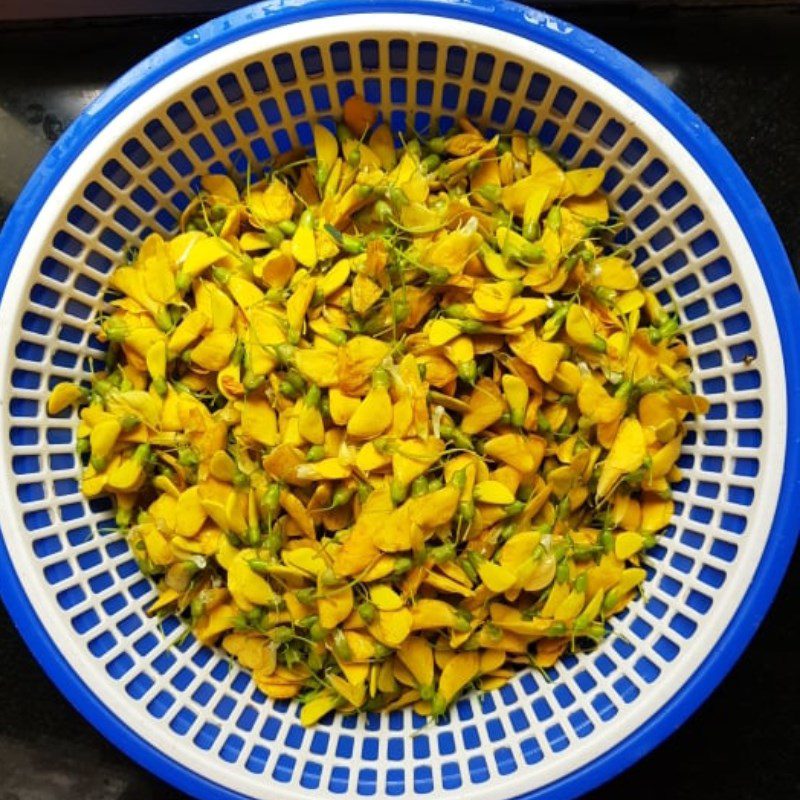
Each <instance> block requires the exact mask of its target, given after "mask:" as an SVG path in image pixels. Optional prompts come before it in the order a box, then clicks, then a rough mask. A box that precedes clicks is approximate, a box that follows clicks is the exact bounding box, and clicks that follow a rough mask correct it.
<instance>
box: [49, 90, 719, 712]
mask: <svg viewBox="0 0 800 800" xmlns="http://www.w3.org/2000/svg"><path fill="white" fill-rule="evenodd" d="M603 178H604V173H603V170H601V169H600V168H587V169H572V170H569V169H565V168H564V167H563V166H562V165H561V164H560V163H559V162H558V161H557V160H556V159H555V158H554V157H553V156H550V155H548V154H547V153H546V152H545V151H544V150H543V149H542V148H541V147H540V146H539V144H538V143H537V142H536V140H535V139H534V138H533V137H530V136H526V135H523V134H519V133H514V134H511V135H509V136H493V137H492V138H486V137H485V136H484V135H483V134H482V133H481V131H480V130H478V129H477V128H476V127H475V126H474V125H472V124H471V123H470V122H468V121H466V120H462V121H461V122H460V125H459V128H458V129H457V130H454V131H451V132H450V133H448V134H447V135H445V136H438V137H435V138H432V139H428V140H423V139H412V140H410V141H400V142H398V141H396V139H395V137H394V136H393V135H392V133H391V132H390V130H389V129H388V127H386V126H385V125H381V124H376V112H375V110H374V109H372V108H371V107H369V106H368V105H366V104H365V103H364V102H363V100H362V99H361V98H359V97H353V98H351V99H350V100H349V101H348V102H347V103H346V105H345V108H344V123H343V124H341V125H340V126H339V127H338V128H337V129H336V131H335V132H334V131H333V130H329V129H328V128H326V127H323V126H321V125H318V126H316V127H315V128H314V151H313V155H312V156H310V157H309V156H308V155H307V154H304V153H292V154H288V155H287V156H285V157H283V158H282V159H281V160H280V161H278V162H276V163H275V164H274V165H273V166H272V167H271V168H270V170H269V171H267V173H266V175H265V177H263V179H261V180H258V181H257V182H254V181H253V180H251V179H248V181H247V183H246V185H245V186H244V187H243V188H241V189H240V188H239V187H237V186H236V185H235V184H234V182H233V181H232V180H230V179H229V178H227V177H225V176H221V175H209V176H206V177H205V178H204V179H203V180H202V188H201V191H200V192H199V193H198V196H197V197H196V198H195V200H194V201H193V202H192V203H191V205H190V206H189V207H188V208H187V209H186V211H185V213H184V214H183V218H182V220H181V232H180V233H178V234H177V235H176V236H175V237H174V238H172V239H169V240H165V239H164V238H162V237H161V236H159V235H157V234H152V235H150V236H149V237H148V238H147V239H146V240H145V241H144V242H143V244H142V246H141V248H140V249H139V250H138V252H135V253H133V254H132V256H131V259H130V262H129V263H126V264H124V265H121V266H119V267H117V269H116V270H115V271H114V273H113V275H112V277H111V287H112V289H114V290H115V291H116V292H117V293H118V299H115V300H113V302H111V311H110V313H109V314H108V315H106V316H105V317H104V318H102V320H101V321H100V330H101V337H102V338H104V339H105V340H107V341H108V343H109V353H108V365H107V370H106V371H105V372H103V373H100V374H97V375H96V376H95V377H94V379H93V380H92V382H91V387H89V388H82V387H79V386H76V385H73V384H68V383H62V384H59V385H58V386H56V387H55V389H54V391H53V392H52V395H51V397H50V400H49V410H50V412H51V413H58V412H60V411H63V410H64V409H65V408H67V406H69V405H71V404H74V403H78V404H80V405H81V406H82V408H81V411H80V420H81V421H80V427H79V431H78V436H79V439H78V444H79V450H80V451H81V453H83V454H84V457H85V459H86V467H85V470H84V473H83V482H82V490H83V492H84V494H85V495H86V496H87V497H94V496H96V495H99V494H101V493H110V494H112V495H113V496H114V497H115V498H116V507H117V524H118V525H119V527H120V528H121V529H122V530H123V531H124V533H125V535H126V536H127V538H128V540H129V542H130V544H131V546H132V548H133V552H134V553H135V554H136V557H137V559H138V562H139V564H140V565H141V568H142V570H143V571H144V572H146V573H147V574H149V575H152V576H155V577H157V579H158V592H159V597H158V600H157V601H156V602H155V604H154V605H153V606H152V609H151V610H152V612H158V613H168V612H173V611H177V612H178V613H180V614H183V615H184V616H185V617H186V618H187V620H188V622H189V624H190V626H191V629H192V631H193V633H194V635H195V636H196V637H197V638H198V639H200V640H201V641H203V642H206V643H209V644H211V643H215V642H217V641H220V642H221V644H222V647H223V648H224V649H225V650H226V651H227V652H228V653H230V654H231V655H233V656H234V657H235V658H236V659H238V661H239V663H240V664H242V666H244V667H246V668H247V669H249V670H251V671H252V674H253V677H254V679H255V682H256V684H257V685H258V687H259V688H260V689H261V690H262V691H263V692H264V693H265V694H267V695H268V696H270V697H273V698H292V697H296V696H299V698H300V699H301V701H302V702H303V706H302V712H301V719H302V721H303V722H304V723H305V724H312V723H314V722H315V721H316V720H318V719H319V718H320V717H322V716H323V715H325V714H326V713H327V712H328V711H330V710H332V709H340V710H342V711H345V712H353V711H360V710H378V709H396V708H400V707H402V706H406V705H410V704H413V705H414V707H415V708H416V710H417V711H418V712H419V713H421V714H424V715H430V716H438V715H441V714H442V713H443V712H444V711H445V709H446V708H447V707H448V705H449V704H450V703H452V702H453V701H454V700H455V699H456V698H457V697H458V696H459V695H460V694H461V693H463V692H464V691H466V690H467V689H469V688H470V687H473V686H476V687H479V688H480V689H483V690H488V689H491V688H494V687H497V686H500V685H501V684H503V683H504V682H505V681H507V680H508V679H509V678H510V677H511V676H512V675H513V674H514V672H515V670H517V669H519V668H520V667H521V666H528V665H535V666H537V667H539V668H547V667H549V666H551V665H553V664H554V663H555V662H556V660H557V659H558V658H559V656H560V655H561V654H562V653H563V652H564V651H565V650H567V649H568V648H576V647H583V646H586V645H587V644H588V645H591V644H592V643H596V642H598V641H600V640H601V639H602V638H603V636H604V634H605V631H606V624H605V620H606V619H607V618H608V617H609V616H610V615H612V614H614V613H616V612H618V611H619V610H620V609H622V608H623V607H624V606H625V605H626V604H627V603H628V602H629V601H630V600H631V599H632V598H633V597H634V596H635V594H636V592H637V587H639V585H640V584H641V583H642V582H643V581H644V579H645V577H646V572H645V570H644V568H643V567H642V563H641V558H642V554H643V553H644V551H645V550H646V549H647V548H648V547H650V546H652V545H653V544H654V543H655V541H656V536H657V534H658V533H659V531H661V530H662V529H663V528H664V526H665V525H667V523H668V521H669V519H670V517H671V515H672V512H673V502H672V499H671V492H670V484H671V482H673V481H676V480H678V478H679V471H678V469H677V468H676V466H675V461H676V459H677V457H678V455H679V452H680V448H681V440H682V436H683V434H684V426H683V421H684V419H685V417H686V416H687V414H690V413H702V412H703V411H705V410H706V409H707V403H706V402H705V400H704V399H703V398H701V397H698V396H696V395H694V394H693V392H692V388H691V384H690V382H689V373H690V370H689V364H688V361H687V358H686V357H687V350H686V346H685V344H684V342H683V341H682V339H681V338H680V337H679V336H678V323H677V319H676V317H675V316H674V315H670V314H668V313H666V312H665V311H664V310H663V309H662V307H661V305H660V304H659V302H658V300H657V299H656V297H655V296H654V295H653V294H652V293H650V292H649V291H647V290H646V289H644V288H643V287H642V286H641V285H640V282H639V278H638V275H637V273H636V271H635V270H634V268H633V267H632V265H631V262H630V254H629V252H628V251H627V250H625V249H624V248H619V247H618V246H615V245H614V244H613V234H614V231H615V226H614V223H613V221H612V220H611V219H610V215H609V208H608V204H607V201H606V198H605V197H604V195H603V193H602V191H601V188H600V187H601V184H602V181H603Z"/></svg>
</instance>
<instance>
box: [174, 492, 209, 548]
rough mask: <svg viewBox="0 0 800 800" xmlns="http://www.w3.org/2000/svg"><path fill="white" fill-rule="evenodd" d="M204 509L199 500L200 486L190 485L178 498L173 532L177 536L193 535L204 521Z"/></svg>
mask: <svg viewBox="0 0 800 800" xmlns="http://www.w3.org/2000/svg"><path fill="white" fill-rule="evenodd" d="M206 517H207V515H206V511H205V509H204V508H203V504H202V503H201V502H200V488H199V487H198V486H190V487H189V488H188V489H186V490H185V491H183V492H181V495H180V497H179V498H178V507H177V512H176V521H175V533H177V534H178V536H195V535H196V534H197V533H198V532H199V531H200V529H201V528H202V527H203V525H204V523H205V521H206Z"/></svg>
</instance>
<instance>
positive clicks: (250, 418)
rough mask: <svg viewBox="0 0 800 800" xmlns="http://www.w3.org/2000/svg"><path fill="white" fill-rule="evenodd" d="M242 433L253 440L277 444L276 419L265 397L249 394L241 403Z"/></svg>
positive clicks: (271, 445)
mask: <svg viewBox="0 0 800 800" xmlns="http://www.w3.org/2000/svg"><path fill="white" fill-rule="evenodd" d="M242 433H243V434H244V435H245V436H247V437H248V438H249V439H251V440H252V441H254V442H259V443H260V444H264V445H267V446H269V447H274V446H275V445H276V444H278V441H279V437H278V420H277V417H276V416H275V411H274V409H273V408H272V406H271V405H270V404H269V401H268V400H267V398H266V397H257V396H253V395H251V396H249V397H247V398H245V400H244V401H243V403H242Z"/></svg>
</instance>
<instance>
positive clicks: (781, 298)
mask: <svg viewBox="0 0 800 800" xmlns="http://www.w3.org/2000/svg"><path fill="white" fill-rule="evenodd" d="M379 12H388V13H416V14H423V15H436V16H441V17H449V18H453V19H458V20H462V21H466V22H473V23H478V24H480V25H486V26H489V27H494V28H497V29H500V30H503V31H506V32H509V33H512V34H516V35H518V36H521V37H523V38H527V39H530V40H533V41H535V42H538V43H539V44H541V45H544V46H545V47H548V48H550V49H552V50H555V51H557V52H559V53H562V54H563V55H565V56H567V57H569V58H571V59H573V60H575V61H577V62H579V63H581V64H583V65H584V66H586V67H588V68H589V69H591V70H593V71H594V72H596V73H597V74H598V75H600V76H601V77H603V78H605V79H607V80H609V81H611V82H612V83H613V84H615V85H616V86H617V87H618V88H619V89H621V90H622V91H623V92H625V93H626V94H627V95H629V96H630V97H631V98H633V99H634V100H635V101H636V102H637V103H639V104H640V105H641V106H643V107H644V108H645V109H647V110H648V111H649V112H650V113H652V114H653V115H654V116H655V117H656V118H657V119H658V120H659V121H660V122H661V123H662V124H663V125H664V126H665V127H666V128H667V129H668V130H669V131H670V132H671V133H672V134H673V135H674V136H675V137H676V138H677V139H678V141H679V142H680V143H681V144H682V145H683V146H684V147H685V148H686V149H687V150H688V151H689V152H690V153H691V154H692V156H693V157H694V158H695V159H696V160H697V161H698V163H699V164H700V165H701V167H702V168H703V170H704V171H705V172H706V174H707V175H708V176H709V178H710V179H711V180H712V181H713V182H714V184H715V186H716V187H717V189H718V190H719V191H720V193H721V194H722V196H723V198H724V199H725V202H726V203H727V204H728V206H729V208H730V209H731V210H732V212H733V213H734V215H735V217H736V218H737V221H738V223H739V225H740V226H741V229H742V231H743V232H744V234H745V236H746V238H747V241H748V243H749V245H750V247H751V249H752V251H753V253H754V255H755V258H756V261H757V263H758V264H759V267H760V270H761V273H762V276H763V278H764V281H765V284H766V286H767V290H768V293H769V297H770V301H771V303H772V305H773V310H774V313H775V317H776V321H777V326H778V331H779V335H780V340H781V345H782V347H783V351H784V365H785V377H786V389H787V406H788V419H787V436H786V460H785V467H784V475H783V479H782V483H781V491H780V496H779V497H780V499H779V502H778V506H777V508H776V512H775V518H774V520H773V524H772V530H771V531H770V535H769V538H768V540H767V544H766V547H765V549H764V552H763V554H762V557H761V560H760V562H759V564H758V568H757V570H756V573H755V575H754V577H753V580H752V583H751V585H750V587H749V589H748V591H747V592H746V594H745V595H744V597H743V598H742V601H741V604H740V606H739V609H738V613H737V614H736V615H735V617H734V619H732V620H731V622H730V623H729V625H728V627H727V628H726V630H725V631H724V633H723V634H722V636H721V637H720V639H719V641H718V642H717V645H716V647H715V648H714V650H713V651H712V652H711V653H710V654H709V655H708V656H707V657H706V658H705V660H704V661H703V662H702V664H701V665H700V666H699V667H698V668H697V669H696V670H695V672H694V673H693V674H692V675H691V676H690V678H689V679H688V680H687V681H686V683H685V684H684V685H683V686H682V687H681V689H680V690H679V691H678V692H677V693H676V694H675V695H674V696H673V697H672V698H671V699H670V700H669V701H668V702H667V703H666V704H665V705H664V706H663V707H662V708H661V709H660V710H659V711H658V712H657V713H655V714H654V715H652V716H651V717H650V718H649V719H647V720H646V721H644V722H643V723H642V724H641V726H640V727H639V728H637V729H636V730H635V731H634V732H633V733H631V734H629V735H628V736H627V737H626V738H625V739H624V740H623V741H622V742H620V743H618V744H617V745H616V746H615V747H613V748H611V749H610V750H608V751H607V752H606V753H603V754H602V755H600V756H598V757H597V758H595V759H594V760H593V761H592V762H590V763H589V764H586V765H585V766H583V767H581V768H579V769H577V770H575V771H574V772H572V773H570V774H569V775H567V776H564V777H563V778H560V779H557V780H556V781H554V782H552V783H550V784H549V785H547V786H544V787H541V788H538V789H535V790H532V791H530V792H526V793H524V794H522V795H519V798H518V800H568V798H572V797H577V796H579V795H581V794H583V793H585V792H588V791H589V790H591V789H593V788H595V787H597V786H598V785H600V784H601V783H604V782H605V781H607V780H609V779H610V778H612V777H614V776H615V775H617V774H618V773H619V772H621V771H622V770H623V769H625V768H626V767H628V766H630V765H631V764H633V763H634V762H636V761H637V760H639V759H640V758H642V757H643V756H644V755H645V754H647V753H648V752H650V751H651V750H652V749H653V748H654V747H655V746H656V745H657V744H659V743H660V742H662V741H663V740H664V739H666V738H667V737H668V736H669V735H671V734H672V733H673V732H674V731H675V730H676V729H677V728H678V727H679V726H680V725H681V724H682V723H683V722H684V721H685V720H686V719H687V718H688V717H689V716H690V715H691V714H692V713H693V712H694V711H695V710H696V709H697V708H698V707H699V706H700V704H701V703H702V702H703V701H704V700H705V699H706V698H707V697H708V696H709V694H710V693H711V692H712V691H713V690H714V689H715V688H716V686H717V685H718V684H719V683H720V681H721V680H722V679H723V678H724V677H725V675H726V674H727V673H728V672H729V670H730V669H731V668H732V666H733V665H734V664H735V662H736V661H737V659H738V658H739V656H740V655H741V653H742V651H743V650H744V648H745V647H746V646H747V644H748V642H749V641H750V640H751V638H752V637H753V635H754V634H755V632H756V630H757V628H758V626H759V625H760V623H761V621H762V620H763V618H764V616H765V614H766V612H767V609H768V608H769V605H770V604H771V602H772V600H773V599H774V596H775V594H776V592H777V590H778V587H779V585H780V582H781V579H782V577H783V575H784V573H785V571H786V569H787V567H788V564H789V561H790V559H791V556H792V553H793V551H794V547H795V544H796V541H797V537H798V532H799V531H798V524H797V522H796V519H797V517H798V513H799V512H800V329H798V327H797V325H796V319H797V316H798V315H800V289H798V285H797V281H796V280H794V275H793V271H792V267H791V264H790V263H789V259H788V256H787V254H786V251H785V250H784V247H783V245H782V243H781V240H780V238H779V236H778V234H777V231H776V230H775V227H774V225H773V223H772V220H771V219H770V218H769V215H768V214H767V211H766V209H765V208H764V206H763V204H762V202H761V200H760V199H759V198H758V196H757V194H756V192H755V191H754V189H753V187H752V186H751V185H750V183H749V181H748V180H747V178H746V177H745V175H744V173H743V172H742V171H741V169H740V167H739V166H738V164H737V163H736V162H735V161H734V159H733V157H732V156H731V155H730V154H729V153H728V151H727V150H726V148H725V147H724V145H723V144H722V143H721V142H720V141H719V139H718V138H717V137H716V135H715V134H714V133H713V132H712V131H711V129H710V128H709V127H708V126H707V125H706V124H705V123H704V122H703V121H702V120H701V119H700V118H699V117H698V116H697V115H696V114H695V113H694V112H693V111H691V110H690V109H689V108H688V106H686V105H685V104H684V102H683V101H682V100H680V99H679V98H678V97H677V96H676V95H675V94H673V93H672V91H671V90H670V89H668V88H667V87H666V86H665V85H664V84H662V83H661V82H660V81H658V80H657V79H656V78H655V77H654V76H653V75H651V74H650V73H649V72H647V71H646V70H645V69H644V68H643V67H641V66H640V65H638V64H637V63H636V62H634V61H632V60H631V59H629V58H628V57H627V56H625V55H623V54H622V53H620V52H619V51H618V50H616V49H615V48H613V47H611V46H610V45H607V44H605V43H604V42H602V41H601V40H599V39H597V38H596V37H594V36H593V35H591V34H588V33H586V32H585V31H582V30H581V29H580V28H577V27H576V26H574V25H572V24H571V23H566V22H564V21H562V20H560V19H558V18H556V17H553V16H551V15H549V14H546V13H543V12H540V11H536V10H535V9H531V8H527V7H525V6H521V5H518V4H517V3H514V2H510V1H509V0H497V1H496V2H492V0H460V1H459V2H454V1H453V0H404V2H399V0H349V2H348V3H347V4H346V5H345V4H343V3H341V2H339V0H294V2H293V3H292V5H291V6H285V5H284V4H283V0H270V1H269V2H262V3H258V4H256V5H251V6H247V7H245V8H242V9H238V10H236V11H232V12H230V13H228V14H225V15H223V16H220V17H217V18H216V19H213V20H211V21H210V22H207V23H205V24H203V25H201V26H200V27H198V28H196V29H194V30H192V31H189V32H187V33H186V34H184V35H183V36H181V37H179V38H178V39H175V40H174V41H173V42H171V43H169V44H167V45H165V46H164V47H162V48H160V49H159V50H157V51H156V52H155V53H153V54H152V55H151V56H149V57H148V58H146V59H144V60H143V61H141V62H140V63H139V64H138V65H137V66H135V67H134V68H132V69H131V70H130V71H128V72H127V73H126V74H124V75H123V76H122V77H121V78H119V79H118V80H117V81H115V82H114V83H113V84H112V85H111V86H109V87H108V88H107V89H106V90H105V92H103V93H102V94H101V95H100V96H99V97H98V98H97V99H96V100H95V101H94V102H93V103H92V104H91V105H90V106H89V107H87V109H85V110H84V111H83V112H82V113H81V115H80V116H79V117H78V118H77V119H76V120H75V122H74V123H73V124H72V125H71V126H70V127H69V128H68V129H67V131H66V132H65V133H64V134H63V135H62V136H61V138H60V139H59V140H58V142H56V144H55V145H54V146H53V147H52V149H51V150H50V151H49V152H48V153H47V155H46V156H45V158H44V159H43V160H42V162H41V164H40V165H39V167H38V168H37V170H36V171H35V173H34V174H33V175H32V177H31V178H30V180H29V181H28V183H27V185H26V186H25V188H24V189H23V191H22V192H21V194H20V196H19V198H18V199H17V201H16V203H15V205H14V207H13V209H12V211H11V214H10V215H9V217H8V219H7V221H6V223H5V226H4V228H3V230H2V232H0V297H2V294H3V292H4V291H5V287H6V284H7V281H8V277H9V274H10V271H11V267H12V265H13V263H14V261H15V259H16V257H17V255H18V253H19V250H20V247H21V246H22V243H23V241H24V239H25V236H26V234H27V232H28V230H29V228H30V225H31V223H32V222H33V220H34V218H35V216H36V214H37V213H38V210H39V208H40V207H41V205H42V204H43V202H44V201H45V199H46V198H47V197H48V195H49V194H50V192H51V190H52V189H53V188H54V186H55V185H56V184H57V183H58V180H59V179H60V177H61V175H62V174H63V173H64V171H65V170H66V168H67V167H68V166H69V165H71V164H72V162H73V161H74V160H75V158H77V156H78V155H79V154H80V153H81V152H82V150H83V149H84V147H85V146H86V145H87V144H88V143H89V142H90V141H91V140H92V139H93V138H94V137H95V136H96V135H97V133H98V132H99V131H100V130H101V129H102V128H103V127H104V126H105V125H106V124H107V123H108V122H109V121H110V120H111V119H112V118H113V117H114V116H115V115H116V114H117V112H118V111H120V110H121V109H123V108H124V107H125V106H127V105H129V104H130V103H131V102H132V101H133V100H134V99H135V98H137V97H139V96H140V95H141V94H143V93H144V92H145V91H146V90H147V89H149V88H150V87H151V86H152V85H154V84H155V83H157V82H158V81H160V80H162V79H163V78H164V77H165V76H167V75H169V74H170V73H172V72H175V71H176V70H177V69H179V68H180V67H182V66H184V65H186V64H187V63H189V62H191V61H192V60H193V59H195V58H196V57H198V56H201V55H204V54H206V53H208V52H210V51H213V50H216V49H218V48H220V47H222V46H224V45H226V44H229V43H231V42H233V41H236V40H238V39H241V38H244V37H246V36H249V35H251V34H254V33H258V32H260V31H264V30H269V29H272V28H276V27H279V26H281V25H287V24H290V23H293V22H300V21H305V20H308V19H319V18H320V17H325V16H340V15H344V14H353V13H357V14H366V13H373V14H374V13H379ZM0 534H2V531H0ZM0 597H2V599H3V602H4V604H5V606H6V608H7V609H8V611H9V614H10V615H11V618H12V619H13V621H14V623H15V625H16V627H17V629H18V630H19V632H20V634H21V635H22V637H23V639H24V640H25V642H26V644H27V645H28V647H29V648H30V650H31V651H32V653H33V654H34V656H35V657H36V659H37V660H38V661H39V663H40V665H41V666H42V668H43V669H44V671H45V672H46V673H47V675H48V676H49V677H50V679H51V680H52V681H53V682H54V683H55V684H56V685H57V686H58V688H59V689H60V691H61V692H62V693H63V694H64V696H65V697H66V698H67V699H68V700H69V701H70V702H71V703H72V705H73V706H74V707H75V708H76V709H77V710H78V711H79V712H80V713H81V714H82V715H83V716H84V717H85V718H86V719H87V720H88V721H89V722H90V723H91V724H92V725H94V727H95V728H97V729H98V730H99V731H100V732H101V733H102V734H103V735H104V736H105V737H106V738H108V739H109V740H110V741H112V742H113V743H114V744H115V745H116V746H117V747H118V748H119V749H121V750H122V751H123V752H125V753H126V754H127V755H128V756H130V757H131V758H133V759H134V760H135V761H137V762H138V763H139V764H140V765H142V766H143V767H145V768H146V769H148V770H150V771H151V772H153V773H154V774H156V775H158V776H159V777H160V778H162V779H164V780H167V781H168V782H170V783H171V784H172V785H174V786H175V787H176V788H178V789H180V790H182V791H184V792H186V793H188V794H190V795H193V796H195V797H203V798H207V799H208V800H248V798H247V797H246V796H245V795H242V794H240V793H238V792H234V791H232V790H230V789H229V788H226V787H223V786H220V785H218V784H216V783H214V782H212V781H210V780H208V779H206V778H203V777H202V776H200V775H198V774H197V773H195V772H194V771H192V770H190V769H188V768H186V767H185V766H183V765H182V764H180V763H178V762H177V761H175V760H173V759H172V758H170V757H168V756H166V755H164V753H162V752H161V751H159V750H158V749H156V748H155V747H153V746H152V745H151V744H149V743H148V742H147V741H146V740H145V739H143V738H142V737H140V736H139V735H138V734H136V733H134V732H133V731H132V730H131V729H130V728H129V727H128V726H127V725H126V724H125V723H124V722H123V721H122V720H120V719H119V718H118V717H116V716H115V715H114V714H113V712H111V711H110V709H108V708H107V707H106V706H105V705H104V704H103V703H101V702H100V701H99V700H98V699H97V697H96V696H95V695H94V693H93V692H92V690H91V689H90V688H89V687H88V686H87V685H86V684H85V683H84V682H83V681H82V680H81V678H80V677H79V676H78V675H77V673H76V672H75V671H74V670H73V669H72V667H71V666H70V665H69V664H68V663H67V661H66V660H65V659H64V657H63V656H62V655H61V653H60V651H59V650H58V649H57V647H56V646H55V644H54V643H53V641H52V640H51V638H50V636H49V634H48V632H47V630H46V628H45V627H44V625H43V624H42V622H41V621H40V620H39V618H38V617H37V615H36V613H35V611H34V610H33V607H32V605H31V603H30V601H29V599H28V597H27V596H26V594H25V591H24V589H23V587H22V584H21V582H20V580H19V577H18V576H17V574H16V571H15V570H14V567H13V565H12V563H11V559H10V557H9V553H8V550H7V548H6V545H5V540H4V537H3V536H2V535H0Z"/></svg>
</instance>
